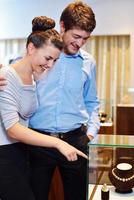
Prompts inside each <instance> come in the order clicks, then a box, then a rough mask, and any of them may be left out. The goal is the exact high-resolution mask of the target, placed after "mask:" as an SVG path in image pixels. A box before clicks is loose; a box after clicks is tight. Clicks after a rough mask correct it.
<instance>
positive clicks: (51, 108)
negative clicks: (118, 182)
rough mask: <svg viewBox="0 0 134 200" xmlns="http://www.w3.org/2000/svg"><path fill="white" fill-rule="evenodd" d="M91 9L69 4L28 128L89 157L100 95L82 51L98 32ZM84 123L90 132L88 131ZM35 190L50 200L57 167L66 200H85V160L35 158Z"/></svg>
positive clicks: (51, 155) (53, 155) (45, 152)
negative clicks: (56, 53) (56, 50)
mask: <svg viewBox="0 0 134 200" xmlns="http://www.w3.org/2000/svg"><path fill="white" fill-rule="evenodd" d="M95 25H96V21H95V16H94V13H93V11H92V9H91V8H90V7H89V6H88V5H86V4H84V3H82V2H75V3H71V4H69V5H68V6H67V7H66V8H65V9H64V10H63V12H62V14H61V17H60V29H61V35H62V37H63V41H64V51H63V52H62V54H61V56H60V59H59V60H58V61H57V62H56V64H55V66H54V68H53V69H51V70H50V71H49V73H48V74H47V76H45V77H44V78H43V77H42V78H41V79H40V80H39V81H38V83H37V91H38V98H39V109H38V110H37V111H36V113H35V114H34V115H33V117H32V118H31V120H30V127H31V128H33V129H36V130H38V131H39V132H42V133H43V134H47V135H52V136H55V137H60V138H61V139H63V140H65V141H66V142H68V143H70V144H71V145H73V146H75V147H77V148H78V149H80V150H81V151H83V152H84V153H87V143H88V141H89V140H91V139H92V138H93V137H94V136H95V135H96V134H97V132H98V129H99V118H98V110H99V101H98V97H97V92H96V66H95V61H94V59H93V58H92V56H91V55H89V54H88V53H87V52H85V51H83V50H81V47H82V46H83V45H84V44H85V42H86V41H87V39H88V38H89V37H90V34H91V32H92V31H93V29H94V28H95ZM84 125H86V131H85V129H84V127H85V126H84ZM36 150H37V149H36V148H34V149H33V148H32V149H31V156H30V158H31V163H32V172H33V173H32V187H33V190H34V191H35V193H36V196H37V199H39V200H43V199H47V198H48V192H49V186H50V182H51V179H52V175H53V172H54V169H55V167H56V166H58V167H59V170H60V173H61V176H62V180H63V186H64V195H65V200H86V188H87V181H88V180H87V161H86V160H85V159H83V158H80V157H79V159H78V160H77V161H75V162H71V163H70V162H68V161H67V160H65V158H64V157H63V156H62V155H61V154H59V152H57V151H55V150H53V149H50V148H49V149H47V148H46V149H43V148H42V149H40V150H38V155H37V157H34V156H33V155H32V151H36Z"/></svg>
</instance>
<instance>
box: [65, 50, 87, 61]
mask: <svg viewBox="0 0 134 200" xmlns="http://www.w3.org/2000/svg"><path fill="white" fill-rule="evenodd" d="M62 55H64V56H65V57H66V58H77V57H80V58H82V59H84V57H83V53H82V52H81V50H80V51H78V52H77V53H76V54H73V55H67V54H64V53H62Z"/></svg>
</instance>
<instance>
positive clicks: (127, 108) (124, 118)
mask: <svg viewBox="0 0 134 200" xmlns="http://www.w3.org/2000/svg"><path fill="white" fill-rule="evenodd" d="M116 115H117V116H116V119H117V120H116V130H117V131H116V132H117V134H118V135H134V104H119V105H117V112H116Z"/></svg>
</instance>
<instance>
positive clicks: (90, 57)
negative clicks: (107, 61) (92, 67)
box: [80, 49, 95, 63]
mask: <svg viewBox="0 0 134 200" xmlns="http://www.w3.org/2000/svg"><path fill="white" fill-rule="evenodd" d="M80 54H81V56H82V58H83V59H84V60H88V61H90V62H93V63H95V59H94V57H93V55H92V54H90V53H88V52H87V51H85V50H84V49H80Z"/></svg>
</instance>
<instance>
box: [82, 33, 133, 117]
mask: <svg viewBox="0 0 134 200" xmlns="http://www.w3.org/2000/svg"><path fill="white" fill-rule="evenodd" d="M84 49H85V50H86V51H88V52H90V53H91V54H92V55H93V56H94V57H95V59H96V63H97V88H98V95H99V98H100V102H101V108H100V110H101V111H103V112H105V113H107V114H108V116H109V117H112V118H113V120H115V118H116V105H117V104H118V103H128V102H127V101H129V96H128V92H127V90H128V87H129V85H130V73H131V72H130V36H129V35H118V36H92V37H91V38H90V39H89V41H88V42H87V43H86V45H85V46H84Z"/></svg>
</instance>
